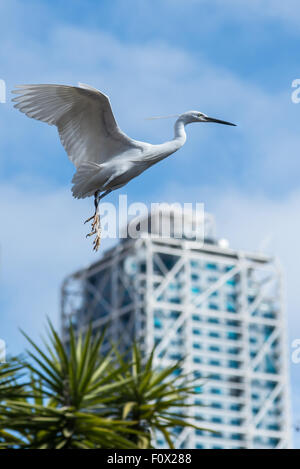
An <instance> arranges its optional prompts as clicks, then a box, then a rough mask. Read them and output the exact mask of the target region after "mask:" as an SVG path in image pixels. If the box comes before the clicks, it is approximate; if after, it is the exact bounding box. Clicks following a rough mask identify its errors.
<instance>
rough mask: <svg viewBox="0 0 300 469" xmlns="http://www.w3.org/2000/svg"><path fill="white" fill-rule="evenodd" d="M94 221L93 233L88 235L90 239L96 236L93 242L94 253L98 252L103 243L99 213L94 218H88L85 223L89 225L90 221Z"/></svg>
mask: <svg viewBox="0 0 300 469" xmlns="http://www.w3.org/2000/svg"><path fill="white" fill-rule="evenodd" d="M91 220H93V222H92V231H91V232H90V233H88V234H87V235H86V237H87V238H88V237H89V236H93V235H96V236H95V239H94V241H93V245H94V247H93V249H94V251H98V249H99V246H100V242H101V225H100V215H99V213H98V212H96V213H95V214H94V215H93V216H92V217H90V218H88V219H87V220H86V221H85V222H84V223H87V222H89V221H91Z"/></svg>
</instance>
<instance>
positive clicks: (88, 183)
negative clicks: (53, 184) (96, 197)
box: [72, 161, 102, 199]
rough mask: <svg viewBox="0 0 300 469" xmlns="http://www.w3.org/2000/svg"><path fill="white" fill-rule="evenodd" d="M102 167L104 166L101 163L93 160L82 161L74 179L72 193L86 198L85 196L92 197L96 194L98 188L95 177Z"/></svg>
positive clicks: (77, 196)
mask: <svg viewBox="0 0 300 469" xmlns="http://www.w3.org/2000/svg"><path fill="white" fill-rule="evenodd" d="M101 169H102V167H101V165H100V164H98V163H94V162H92V161H88V162H85V163H82V164H81V165H80V166H79V167H78V168H77V171H76V173H75V174H74V176H73V179H72V183H73V187H72V193H73V196H74V197H75V198H77V199H84V198H85V197H90V196H91V195H93V194H94V192H95V191H96V190H97V189H95V184H93V179H94V178H95V177H97V176H98V175H99V171H101Z"/></svg>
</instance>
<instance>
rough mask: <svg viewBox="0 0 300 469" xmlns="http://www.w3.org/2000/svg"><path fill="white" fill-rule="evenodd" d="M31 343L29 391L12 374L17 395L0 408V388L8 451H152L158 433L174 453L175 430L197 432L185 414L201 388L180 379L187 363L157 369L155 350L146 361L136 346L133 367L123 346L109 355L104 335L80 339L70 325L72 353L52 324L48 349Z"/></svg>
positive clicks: (25, 365)
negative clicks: (121, 350) (121, 351)
mask: <svg viewBox="0 0 300 469" xmlns="http://www.w3.org/2000/svg"><path fill="white" fill-rule="evenodd" d="M24 335H25V334H24ZM25 336H26V335H25ZM26 338H27V340H28V342H29V343H30V344H31V347H32V349H33V350H30V351H28V352H27V353H28V358H29V360H28V359H27V361H25V362H24V361H23V362H22V365H23V370H24V369H25V370H26V372H27V376H28V379H27V381H28V382H27V384H26V386H25V387H24V385H20V384H18V379H17V380H16V382H15V375H14V374H13V371H11V373H12V374H11V375H9V374H8V375H7V376H8V378H7V379H8V380H9V382H10V385H13V388H14V386H15V388H14V389H16V390H18V392H17V395H16V394H14V393H13V392H12V391H10V392H5V393H4V397H3V401H2V402H1V381H0V414H1V419H0V431H2V434H0V438H2V444H5V445H6V447H12V448H29V449H79V448H80V449H93V448H113V449H130V448H132V449H134V448H150V447H151V440H152V438H151V437H152V433H153V432H156V431H160V432H161V433H162V434H163V435H164V437H165V439H166V441H167V442H168V444H169V446H170V447H171V448H172V447H173V442H172V437H173V436H172V430H174V427H178V426H180V427H184V426H194V425H193V423H192V422H190V421H189V419H188V418H187V416H186V415H184V413H183V409H184V408H187V407H188V404H187V403H186V400H187V398H189V397H191V395H192V394H194V393H195V390H194V389H195V382H194V380H193V379H192V378H191V377H187V376H182V375H180V374H179V375H178V370H179V369H180V366H181V363H180V362H178V363H176V364H174V366H172V367H168V368H166V369H164V370H157V369H156V368H155V367H154V366H153V357H154V351H153V352H152V353H151V355H150V357H149V358H148V359H146V360H143V358H142V354H141V352H140V350H139V348H138V347H137V345H134V346H133V349H132V354H131V355H132V356H131V360H126V359H125V358H124V357H122V356H120V355H119V354H118V352H117V350H116V347H112V348H111V350H110V352H109V353H107V354H103V353H102V352H101V347H102V345H103V340H104V333H103V334H102V335H100V336H93V334H92V329H91V328H89V329H88V330H87V331H86V333H85V335H83V334H81V333H79V334H78V335H77V336H76V335H75V332H74V328H73V327H72V326H70V328H69V343H68V346H65V345H64V344H63V343H62V341H61V339H60V338H59V336H58V334H57V333H56V331H55V330H54V328H53V326H52V325H51V324H50V323H49V331H48V341H46V342H45V350H42V349H41V348H40V347H38V346H37V345H36V344H35V343H34V342H33V341H32V340H31V339H30V338H29V337H28V336H26ZM20 366H21V365H18V369H17V370H16V372H17V371H19V370H20ZM176 372H177V374H176ZM10 379H12V380H13V381H10ZM16 383H17V384H16ZM7 384H9V383H7ZM20 386H21V387H20ZM179 408H180V409H179ZM196 428H198V427H196ZM12 434H13V435H14V437H13V438H12V439H10V438H9V437H10V436H11V435H12ZM1 435H2V436H1ZM0 442H1V439H0Z"/></svg>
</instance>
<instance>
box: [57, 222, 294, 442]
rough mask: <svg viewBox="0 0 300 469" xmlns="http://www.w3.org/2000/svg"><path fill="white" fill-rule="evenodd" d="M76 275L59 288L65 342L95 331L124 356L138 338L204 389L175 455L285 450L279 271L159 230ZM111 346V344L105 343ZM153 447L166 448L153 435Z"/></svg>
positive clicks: (210, 233) (253, 257) (160, 362)
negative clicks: (71, 332) (75, 333)
mask: <svg viewBox="0 0 300 469" xmlns="http://www.w3.org/2000/svg"><path fill="white" fill-rule="evenodd" d="M148 231H149V232H148V233H141V236H140V237H138V238H137V239H126V240H123V241H122V242H120V243H119V244H118V245H117V246H116V247H114V248H113V249H111V250H109V251H107V252H106V253H105V254H104V256H103V258H101V259H100V260H99V261H98V262H95V263H94V264H92V265H91V266H89V267H88V268H86V269H83V270H80V271H78V272H75V273H73V274H72V275H70V276H69V277H68V278H67V279H66V280H65V282H64V284H63V286H62V298H61V301H62V336H63V338H64V340H65V341H66V342H67V340H68V332H67V328H68V324H69V321H70V320H71V321H72V323H73V324H74V326H75V327H77V328H78V330H79V329H81V330H84V328H86V327H87V325H88V324H89V323H90V322H92V324H93V329H94V330H95V331H97V330H101V329H102V328H103V327H104V326H106V327H107V337H108V338H109V339H110V340H113V341H114V342H116V343H117V342H118V343H119V342H120V344H121V347H123V349H124V350H126V347H127V346H128V345H130V344H131V343H132V341H133V339H136V340H137V341H138V342H139V344H140V345H141V347H142V348H143V350H144V351H145V353H148V352H149V351H150V350H151V349H152V347H153V346H154V344H157V349H156V358H155V360H156V364H157V366H159V367H164V366H166V365H170V364H172V363H174V360H178V359H181V358H183V359H184V361H183V371H184V372H188V373H194V376H195V377H196V378H199V379H200V380H203V382H202V385H201V387H199V394H197V395H196V397H195V398H194V400H193V402H192V404H193V407H192V408H191V410H190V416H191V419H192V420H194V421H195V423H196V424H197V425H199V426H202V427H204V428H207V429H210V430H214V432H208V431H200V430H194V429H190V428H186V429H183V430H179V431H178V433H177V435H176V443H175V447H176V448H199V449H200V448H207V449H223V448H230V449H234V448H248V449H252V448H270V449H271V448H280V449H281V448H289V447H290V444H291V443H290V441H291V436H290V427H291V424H290V411H289V376H288V368H287V357H286V354H287V345H286V336H285V330H286V328H285V318H284V315H285V310H284V293H283V284H282V282H283V279H282V273H281V269H280V266H279V265H278V262H277V261H276V260H275V259H274V258H271V257H269V256H266V255H263V254H261V253H249V252H245V251H237V250H234V249H231V248H229V246H228V243H226V242H225V241H224V240H221V241H217V239H216V236H215V230H214V221H213V218H212V217H211V216H209V215H206V217H205V237H204V242H201V240H196V239H190V238H189V239H185V238H182V239H178V238H175V237H172V236H171V237H169V238H165V237H161V236H160V235H159V232H155V227H154V228H153V226H152V227H151V228H150V229H149V230H148ZM107 347H109V343H108V342H107ZM156 446H157V447H164V446H165V442H164V440H163V438H161V436H160V435H157V445H156Z"/></svg>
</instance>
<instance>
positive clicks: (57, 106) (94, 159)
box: [13, 83, 235, 251]
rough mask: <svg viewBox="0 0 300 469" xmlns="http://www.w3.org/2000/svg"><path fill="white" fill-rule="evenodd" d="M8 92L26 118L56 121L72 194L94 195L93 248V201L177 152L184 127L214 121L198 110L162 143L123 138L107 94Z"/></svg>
mask: <svg viewBox="0 0 300 469" xmlns="http://www.w3.org/2000/svg"><path fill="white" fill-rule="evenodd" d="M16 88H17V89H16V90H13V93H15V94H17V95H18V96H17V97H15V98H14V99H13V101H14V102H15V103H16V104H15V107H16V108H17V109H19V110H20V111H21V112H23V113H25V114H26V115H27V116H28V117H32V118H34V119H37V120H40V121H43V122H46V123H47V124H49V125H56V127H57V129H58V132H59V136H60V140H61V143H62V144H63V146H64V148H65V150H66V152H67V154H68V156H69V158H70V160H71V161H72V162H73V163H74V165H75V167H76V173H75V174H74V177H73V179H72V183H73V187H72V192H73V196H74V197H76V198H78V199H81V198H85V197H90V196H94V204H95V213H94V215H93V216H92V217H91V218H89V219H88V220H86V222H88V221H91V220H92V231H91V233H89V234H88V235H87V236H91V235H96V236H95V239H94V249H95V250H96V251H97V250H98V248H99V245H100V236H101V230H100V217H99V208H98V207H99V201H100V199H102V198H103V197H105V196H106V195H107V194H109V193H110V192H111V191H113V190H115V189H119V188H120V187H123V186H124V185H125V184H127V183H128V182H129V181H130V180H131V179H133V178H135V177H136V176H138V175H139V174H141V173H142V172H143V171H145V170H146V169H147V168H149V167H150V166H152V165H154V164H155V163H158V162H159V161H161V160H162V159H164V158H166V157H167V156H169V155H171V154H172V153H174V152H175V151H177V150H179V148H181V147H182V145H183V144H184V143H185V141H186V133H185V126H186V125H187V124H190V123H192V122H216V123H218V124H226V125H235V124H231V123H230V122H226V121H222V120H219V119H214V118H211V117H208V116H206V115H205V114H203V113H202V112H199V111H189V112H185V113H183V114H180V115H178V116H176V117H178V118H177V120H176V122H175V135H174V138H173V139H172V140H170V141H168V142H165V143H162V144H159V145H152V144H150V143H145V142H139V141H137V140H133V139H132V138H129V137H128V136H127V135H126V134H125V133H124V132H122V131H121V129H120V128H119V127H118V124H117V122H116V120H115V118H114V115H113V112H112V109H111V105H110V101H109V98H108V97H107V96H106V95H105V94H103V93H101V92H100V91H98V90H97V89H95V88H92V87H91V86H88V85H84V84H81V83H79V86H78V87H75V86H64V85H46V84H44V85H19V86H17V87H16Z"/></svg>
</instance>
